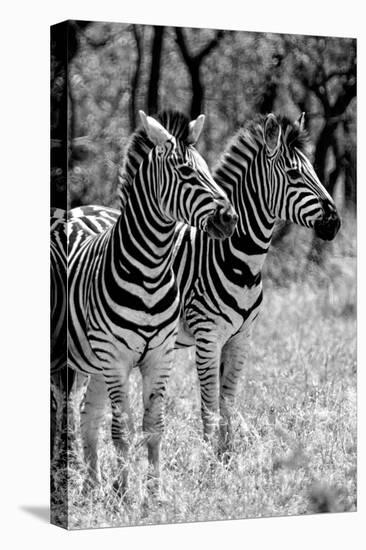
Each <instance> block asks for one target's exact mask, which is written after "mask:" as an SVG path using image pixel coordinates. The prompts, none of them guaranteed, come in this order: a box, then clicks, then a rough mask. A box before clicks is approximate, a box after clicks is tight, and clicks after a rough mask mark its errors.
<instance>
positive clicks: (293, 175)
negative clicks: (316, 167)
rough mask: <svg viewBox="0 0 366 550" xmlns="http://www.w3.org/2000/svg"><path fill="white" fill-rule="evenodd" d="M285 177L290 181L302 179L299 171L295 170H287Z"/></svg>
mask: <svg viewBox="0 0 366 550" xmlns="http://www.w3.org/2000/svg"><path fill="white" fill-rule="evenodd" d="M287 175H288V177H289V178H290V179H292V180H296V179H299V178H301V177H302V176H301V172H300V170H297V169H296V168H291V169H290V170H287Z"/></svg>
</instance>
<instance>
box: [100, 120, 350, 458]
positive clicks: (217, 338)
mask: <svg viewBox="0 0 366 550" xmlns="http://www.w3.org/2000/svg"><path fill="white" fill-rule="evenodd" d="M305 146H306V133H305V132H304V129H303V117H301V118H300V119H299V121H298V122H297V123H295V124H291V123H290V122H289V121H287V120H283V121H280V122H279V121H277V119H276V118H275V117H274V116H273V115H268V117H266V118H264V119H259V120H258V121H255V122H251V123H249V124H247V125H246V126H245V127H244V128H243V129H242V130H240V131H239V132H238V134H237V135H236V136H234V138H233V139H232V140H231V142H230V144H229V146H228V148H227V150H226V152H225V154H224V156H223V159H222V160H221V162H220V163H219V165H218V167H217V169H216V170H215V172H214V177H215V180H216V181H217V183H218V184H219V185H220V186H221V187H222V188H223V189H224V190H225V192H226V194H227V195H228V197H229V199H230V201H231V202H232V204H233V205H234V208H235V210H236V212H237V213H238V214H239V221H238V224H237V227H236V230H235V231H234V234H233V235H232V237H231V238H229V239H227V240H225V241H220V242H219V241H213V240H212V239H209V238H207V236H206V235H205V234H204V233H203V232H201V231H197V230H196V229H195V228H191V227H188V226H186V225H185V224H181V225H180V226H178V227H177V229H176V233H175V251H174V263H173V268H174V273H175V276H176V280H177V284H178V287H179V290H180V299H181V322H180V330H179V333H178V337H177V341H176V347H185V346H192V345H195V346H196V363H197V370H198V374H199V380H200V387H201V403H202V419H203V426H204V433H205V436H206V437H207V438H211V436H212V434H213V432H214V428H215V426H216V421H217V418H219V417H220V443H221V448H222V450H224V449H225V448H226V447H227V445H228V443H229V442H230V430H231V428H230V424H231V423H230V419H231V414H230V411H231V409H232V405H233V403H234V399H235V394H236V389H237V383H238V379H239V377H240V374H241V372H242V369H243V367H244V364H245V358H246V347H247V342H248V338H249V336H250V331H251V328H252V326H253V322H254V320H255V319H256V318H257V316H258V313H259V311H260V305H261V302H262V296H263V295H262V278H261V270H262V266H263V263H264V261H265V258H266V254H267V252H268V249H269V246H270V243H271V238H272V235H273V229H274V225H275V221H276V219H282V220H288V221H292V222H295V223H298V224H301V225H304V226H306V227H314V228H315V230H316V232H317V233H318V234H319V236H321V237H322V238H326V239H332V238H333V237H334V236H335V234H336V233H337V231H338V229H339V225H340V222H339V218H338V215H337V213H336V209H335V206H334V202H333V200H332V199H331V197H330V196H329V194H328V193H327V192H326V190H325V189H324V187H323V186H322V185H321V183H320V182H319V179H318V178H317V176H316V174H315V172H314V169H313V167H312V165H311V163H310V161H309V160H308V158H307V156H306V154H305V152H304V151H305ZM107 214H108V216H110V217H113V216H115V217H116V216H117V214H118V213H117V211H113V210H111V209H108V210H107ZM102 215H103V208H102V207H101V208H100V210H99V212H98V213H96V218H100V217H101V216H102ZM104 215H106V214H104ZM93 393H95V392H93V389H92V385H91V386H90V396H91V397H90V402H91V403H92V401H93Z"/></svg>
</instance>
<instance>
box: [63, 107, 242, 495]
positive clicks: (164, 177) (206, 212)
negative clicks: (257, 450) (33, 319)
mask: <svg viewBox="0 0 366 550" xmlns="http://www.w3.org/2000/svg"><path fill="white" fill-rule="evenodd" d="M162 121H163V122H164V126H163V125H161V124H159V123H157V122H156V121H155V120H153V119H150V117H147V119H146V116H145V120H143V122H145V124H144V127H145V130H139V131H138V132H136V133H135V135H134V136H133V137H132V140H131V142H130V145H129V148H128V151H127V154H126V161H125V164H124V166H123V168H122V173H121V186H120V199H121V211H120V213H119V215H118V217H117V218H113V219H112V218H111V217H110V216H109V214H108V211H105V212H104V213H102V214H101V215H99V213H98V216H96V212H97V209H96V208H95V207H86V208H76V209H74V210H71V211H70V212H69V216H68V239H69V240H68V285H69V286H68V293H69V318H68V338H69V340H68V344H69V349H68V363H69V365H70V366H71V367H72V368H74V369H77V370H78V371H79V372H82V373H84V374H91V375H92V379H93V387H94V388H98V390H97V391H95V399H93V407H88V406H86V407H85V410H86V412H85V414H84V415H83V421H82V432H83V438H84V444H85V449H86V458H87V460H88V462H89V465H90V472H91V476H92V478H93V480H94V481H97V482H99V481H100V471H99V464H98V458H97V452H96V449H94V451H93V452H89V451H90V448H91V445H90V442H93V443H94V444H95V445H96V443H97V441H96V437H97V435H96V434H97V432H98V430H97V428H96V426H97V425H98V424H99V422H100V421H101V419H102V413H101V409H102V404H103V400H104V399H105V396H106V393H105V388H106V389H107V392H108V396H109V399H110V402H111V405H112V439H113V442H114V444H115V447H116V450H117V455H118V460H119V466H120V471H121V476H120V477H119V479H118V480H117V481H116V487H117V488H118V490H120V491H121V492H122V493H123V492H124V491H125V489H126V481H127V474H126V463H127V454H128V446H129V437H130V431H131V420H130V411H129V399H128V392H129V390H128V381H129V374H130V371H131V369H132V368H133V367H134V366H135V365H138V366H139V368H140V371H141V374H142V377H143V401H144V411H145V412H144V420H143V430H144V432H145V433H146V434H147V445H148V457H149V462H150V464H151V466H152V470H153V472H152V477H153V479H154V480H156V479H157V478H158V475H159V447H160V439H161V433H162V431H163V409H162V403H163V398H164V394H165V388H166V384H167V380H168V377H169V373H170V368H171V353H172V350H173V347H174V341H175V338H176V332H177V324H178V318H179V298H178V292H177V287H176V283H175V279H174V274H173V271H172V251H173V245H174V234H175V228H176V222H177V221H182V222H185V223H189V224H192V225H194V226H196V227H197V228H199V229H201V230H203V232H205V231H208V232H210V233H212V236H213V237H217V236H220V237H222V238H223V237H226V236H228V235H230V234H232V231H233V227H234V225H235V221H236V219H237V217H236V215H235V213H234V211H233V209H232V207H231V205H230V203H229V202H228V199H227V197H226V195H225V193H224V192H223V191H222V190H221V189H220V188H219V187H218V186H217V185H216V184H215V182H214V180H213V179H212V177H211V175H210V173H209V171H208V169H207V166H206V164H205V162H204V161H203V159H202V157H200V155H199V154H198V152H197V151H196V150H195V149H194V147H193V145H192V139H193V138H194V139H196V138H197V133H198V132H197V131H195V128H196V125H197V121H194V122H193V123H189V121H188V120H187V119H186V118H185V117H183V116H182V115H180V114H174V113H169V114H168V115H164V117H163V118H162ZM192 135H193V138H192ZM227 216H228V217H229V218H230V220H229V221H230V223H229V225H228V222H227V219H226V217H227ZM223 218H224V219H223ZM87 403H88V397H87Z"/></svg>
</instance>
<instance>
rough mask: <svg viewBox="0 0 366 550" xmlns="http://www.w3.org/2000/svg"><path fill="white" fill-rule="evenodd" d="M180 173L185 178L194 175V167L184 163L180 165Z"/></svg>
mask: <svg viewBox="0 0 366 550" xmlns="http://www.w3.org/2000/svg"><path fill="white" fill-rule="evenodd" d="M180 173H181V174H182V176H183V177H184V178H189V177H190V176H192V173H193V169H192V168H190V166H188V165H187V164H184V165H183V166H181V167H180Z"/></svg>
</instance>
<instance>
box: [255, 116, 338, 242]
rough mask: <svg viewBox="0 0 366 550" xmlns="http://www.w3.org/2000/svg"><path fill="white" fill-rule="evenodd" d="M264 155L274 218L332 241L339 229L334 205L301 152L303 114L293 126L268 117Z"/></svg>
mask: <svg viewBox="0 0 366 550" xmlns="http://www.w3.org/2000/svg"><path fill="white" fill-rule="evenodd" d="M263 135H264V143H265V147H264V155H265V157H266V158H265V161H266V164H267V178H268V183H269V185H270V208H271V213H272V214H273V216H275V217H277V218H280V219H281V220H285V221H292V222H295V223H297V224H299V225H303V226H305V227H312V228H314V230H315V233H316V234H317V236H318V237H320V238H321V239H324V240H332V239H333V238H334V237H335V236H336V234H337V232H338V230H339V228H340V225H341V222H340V218H339V216H338V213H337V210H336V207H335V204H334V201H333V199H332V197H331V196H330V195H329V193H328V192H327V191H326V190H325V188H324V187H323V185H322V184H321V183H320V181H319V178H318V176H317V175H316V173H315V170H314V168H313V166H312V164H311V162H310V161H309V159H308V157H307V156H306V154H305V152H304V147H305V143H306V138H307V133H306V132H305V130H304V113H303V114H302V115H301V116H300V118H299V120H298V121H297V122H296V123H295V124H291V123H290V122H289V121H287V120H286V119H285V120H283V121H282V124H280V123H279V122H278V120H277V118H276V117H275V116H274V115H273V114H269V115H268V116H267V117H266V119H265V120H264V124H263Z"/></svg>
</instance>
